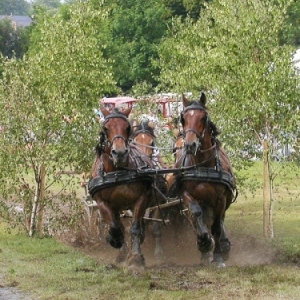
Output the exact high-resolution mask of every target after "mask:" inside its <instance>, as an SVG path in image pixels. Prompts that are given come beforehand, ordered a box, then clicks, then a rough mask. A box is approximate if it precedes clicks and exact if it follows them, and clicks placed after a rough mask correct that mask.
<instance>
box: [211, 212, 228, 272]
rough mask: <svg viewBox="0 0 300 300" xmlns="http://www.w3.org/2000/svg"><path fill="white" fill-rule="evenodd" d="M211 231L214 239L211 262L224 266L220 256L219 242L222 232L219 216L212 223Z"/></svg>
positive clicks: (217, 265)
mask: <svg viewBox="0 0 300 300" xmlns="http://www.w3.org/2000/svg"><path fill="white" fill-rule="evenodd" d="M211 232H212V235H213V237H214V240H215V248H214V252H213V260H212V264H213V265H214V266H216V267H220V268H221V267H226V265H225V263H224V260H223V258H222V255H221V254H222V253H221V243H220V237H221V233H222V225H221V218H220V217H216V218H215V220H214V223H213V225H212V227H211Z"/></svg>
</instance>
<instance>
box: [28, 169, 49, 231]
mask: <svg viewBox="0 0 300 300" xmlns="http://www.w3.org/2000/svg"><path fill="white" fill-rule="evenodd" d="M44 174H45V166H44V164H41V165H40V166H39V170H38V174H37V178H36V188H35V193H34V200H33V205H32V210H31V217H30V229H29V236H30V237H33V235H34V233H35V231H36V214H37V208H38V205H39V203H40V197H41V187H42V181H43V180H44V179H42V178H44V177H45V176H44ZM42 193H43V194H44V191H43V192H42ZM43 194H42V195H43Z"/></svg>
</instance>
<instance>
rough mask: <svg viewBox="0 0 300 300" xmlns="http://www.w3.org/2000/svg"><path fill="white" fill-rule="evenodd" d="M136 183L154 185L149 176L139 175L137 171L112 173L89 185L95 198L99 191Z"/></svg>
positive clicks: (96, 178) (98, 177)
mask: <svg viewBox="0 0 300 300" xmlns="http://www.w3.org/2000/svg"><path fill="white" fill-rule="evenodd" d="M136 181H144V182H149V183H152V181H153V178H152V177H151V176H149V175H147V174H143V175H141V174H138V173H137V171H136V170H134V171H117V172H111V173H107V174H105V175H103V176H97V177H95V178H92V179H91V180H90V181H89V183H88V190H89V193H90V195H91V196H92V198H93V197H94V195H95V193H96V192H97V191H99V190H102V189H104V188H107V187H112V186H116V185H121V184H128V183H131V182H136Z"/></svg>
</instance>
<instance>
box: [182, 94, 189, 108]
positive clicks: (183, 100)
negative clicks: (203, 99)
mask: <svg viewBox="0 0 300 300" xmlns="http://www.w3.org/2000/svg"><path fill="white" fill-rule="evenodd" d="M182 103H183V107H186V106H187V104H188V99H187V98H186V97H185V95H184V94H182Z"/></svg>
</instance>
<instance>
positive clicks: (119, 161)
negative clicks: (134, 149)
mask: <svg viewBox="0 0 300 300" xmlns="http://www.w3.org/2000/svg"><path fill="white" fill-rule="evenodd" d="M128 154H129V151H128V149H127V148H124V149H119V150H116V149H112V150H111V157H112V160H113V163H114V165H115V166H118V167H124V166H126V164H127V161H128Z"/></svg>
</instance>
